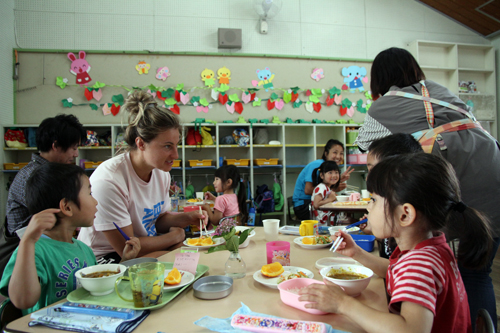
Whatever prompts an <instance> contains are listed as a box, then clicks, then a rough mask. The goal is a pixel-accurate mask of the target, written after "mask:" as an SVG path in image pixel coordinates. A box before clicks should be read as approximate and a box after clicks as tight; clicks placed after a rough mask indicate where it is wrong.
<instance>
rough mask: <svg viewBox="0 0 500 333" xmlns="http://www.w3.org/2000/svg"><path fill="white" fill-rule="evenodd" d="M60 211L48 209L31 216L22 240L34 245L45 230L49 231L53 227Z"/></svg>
mask: <svg viewBox="0 0 500 333" xmlns="http://www.w3.org/2000/svg"><path fill="white" fill-rule="evenodd" d="M60 211H61V210H60V209H55V208H49V209H46V210H42V211H41V212H40V213H38V214H35V215H33V216H32V217H31V220H30V222H29V223H28V228H26V231H25V233H24V235H23V240H25V239H26V240H27V241H32V242H34V243H35V242H36V241H37V240H38V239H40V237H41V236H42V234H43V232H44V231H45V230H50V229H52V228H53V227H54V225H55V224H56V221H57V217H56V214H57V213H59V212H60Z"/></svg>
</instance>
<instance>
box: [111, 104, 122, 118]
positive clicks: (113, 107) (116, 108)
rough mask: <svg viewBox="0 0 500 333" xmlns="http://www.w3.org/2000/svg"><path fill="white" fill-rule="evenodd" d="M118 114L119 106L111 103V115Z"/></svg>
mask: <svg viewBox="0 0 500 333" xmlns="http://www.w3.org/2000/svg"><path fill="white" fill-rule="evenodd" d="M118 112H120V104H118V105H117V104H115V103H113V105H112V106H111V113H112V114H113V116H116V115H117V114H118Z"/></svg>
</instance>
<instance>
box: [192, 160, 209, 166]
mask: <svg viewBox="0 0 500 333" xmlns="http://www.w3.org/2000/svg"><path fill="white" fill-rule="evenodd" d="M189 166H190V167H206V166H212V160H201V161H200V160H189Z"/></svg>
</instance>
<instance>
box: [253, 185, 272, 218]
mask: <svg viewBox="0 0 500 333" xmlns="http://www.w3.org/2000/svg"><path fill="white" fill-rule="evenodd" d="M255 208H256V209H257V213H272V212H274V195H273V192H272V191H271V190H269V188H268V187H267V185H266V184H264V185H261V186H257V190H256V191H255Z"/></svg>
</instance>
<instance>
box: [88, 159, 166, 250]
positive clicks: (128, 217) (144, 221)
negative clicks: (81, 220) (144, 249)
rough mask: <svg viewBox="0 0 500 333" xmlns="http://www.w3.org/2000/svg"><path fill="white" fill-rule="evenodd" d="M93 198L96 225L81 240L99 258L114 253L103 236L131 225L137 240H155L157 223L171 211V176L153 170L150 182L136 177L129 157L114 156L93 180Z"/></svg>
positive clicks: (96, 172) (96, 171)
mask: <svg viewBox="0 0 500 333" xmlns="http://www.w3.org/2000/svg"><path fill="white" fill-rule="evenodd" d="M90 184H91V185H92V195H93V196H94V198H96V199H97V201H98V204H97V214H96V218H95V220H94V225H93V226H92V227H89V228H82V229H81V230H80V234H79V236H78V239H79V240H81V241H82V242H84V243H85V244H87V245H88V246H90V247H91V248H92V251H94V254H95V255H96V257H98V258H99V257H101V256H103V255H105V254H108V253H111V252H115V250H114V249H113V247H112V246H111V245H110V244H109V242H108V240H107V239H106V237H105V236H104V234H103V233H102V231H104V230H114V229H115V226H114V225H113V222H115V223H116V224H117V225H118V226H119V227H126V226H129V225H130V224H132V226H133V229H134V235H135V236H136V237H144V236H156V235H157V233H156V227H155V223H156V219H157V218H158V216H159V215H160V214H162V213H164V212H166V211H167V210H168V208H169V207H168V206H169V204H170V203H169V200H168V189H169V187H170V174H169V173H168V172H164V171H162V170H159V169H154V170H153V172H152V175H151V179H150V180H149V182H145V181H143V180H142V179H140V178H139V176H137V174H136V173H135V170H134V168H133V166H132V162H131V161H130V154H129V153H125V154H121V155H118V156H115V157H113V158H111V159H109V160H107V161H105V162H104V163H102V164H101V165H99V167H98V168H97V169H96V170H95V171H94V172H93V173H92V176H91V177H90Z"/></svg>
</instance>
